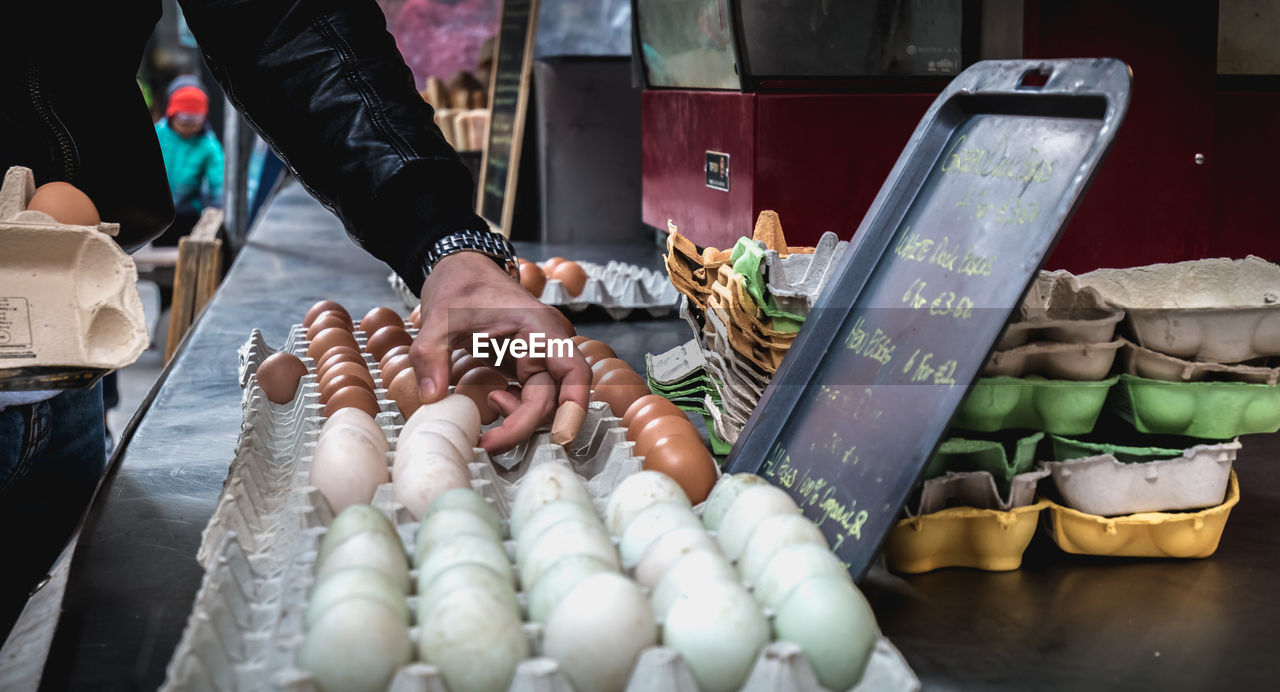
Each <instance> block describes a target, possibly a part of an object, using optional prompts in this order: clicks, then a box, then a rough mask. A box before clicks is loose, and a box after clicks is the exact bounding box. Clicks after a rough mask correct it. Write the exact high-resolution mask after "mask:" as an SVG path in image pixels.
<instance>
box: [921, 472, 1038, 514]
mask: <svg viewBox="0 0 1280 692" xmlns="http://www.w3.org/2000/svg"><path fill="white" fill-rule="evenodd" d="M1048 475H1049V469H1045V468H1040V469H1035V470H1033V471H1027V472H1025V473H1019V474H1018V475H1016V476H1014V477H1013V479H1012V480H1011V481H1009V493H1008V495H1007V496H1005V495H1001V494H1000V490H999V489H998V488H997V487H996V479H995V477H994V476H992V475H991V472H990V471H948V472H946V473H944V474H942V475H941V476H938V477H936V478H930V479H929V480H927V481H925V482H924V483H923V484H922V486H921V489H920V498H919V502H917V503H908V504H907V506H906V507H904V508H903V509H904V510H905V513H906V515H907V516H908V517H915V516H920V515H923V514H933V513H934V512H940V511H942V510H944V509H947V508H948V507H975V508H977V509H995V510H999V511H1001V512H1008V511H1009V510H1011V509H1015V508H1017V507H1026V506H1027V505H1029V504H1031V503H1033V502H1035V500H1036V486H1037V485H1038V484H1039V482H1040V479H1041V478H1044V477H1045V476H1048ZM913 505H914V507H915V508H916V509H915V512H912V510H911V508H912V506H913Z"/></svg>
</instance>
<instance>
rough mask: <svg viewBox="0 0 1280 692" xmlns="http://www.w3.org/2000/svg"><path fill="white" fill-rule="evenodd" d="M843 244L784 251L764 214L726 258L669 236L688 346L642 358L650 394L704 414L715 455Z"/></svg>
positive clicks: (731, 437) (740, 422) (733, 433)
mask: <svg viewBox="0 0 1280 692" xmlns="http://www.w3.org/2000/svg"><path fill="white" fill-rule="evenodd" d="M847 246H848V243H846V242H844V241H839V240H838V239H837V238H836V236H835V234H833V233H827V234H824V235H823V237H822V239H821V240H820V241H819V243H818V245H817V247H812V248H809V247H789V246H788V245H787V244H786V238H785V237H784V235H783V233H782V225H781V223H780V222H779V220H778V215H777V214H776V213H774V212H772V211H764V212H761V213H760V217H759V219H758V220H757V222H756V227H755V231H754V233H753V236H752V237H751V238H742V239H740V240H739V241H738V243H737V245H735V246H734V248H733V250H731V251H730V250H717V249H714V248H706V249H703V250H701V251H699V250H698V248H697V247H696V246H695V245H694V244H693V243H692V242H691V241H690V240H689V239H688V238H685V237H684V236H682V235H680V234H679V233H678V232H674V231H673V232H672V233H671V234H670V236H668V238H667V250H668V252H667V255H666V257H665V259H666V266H667V273H668V275H669V276H670V279H671V283H672V284H673V285H674V286H675V288H676V290H677V291H679V292H680V293H681V294H683V296H684V298H683V300H682V303H681V315H682V316H683V317H685V319H687V320H688V321H689V323H690V326H691V327H692V328H693V332H694V340H693V341H692V342H690V344H686V345H684V346H682V347H679V348H677V349H673V350H672V351H669V352H667V353H665V354H661V355H657V356H650V358H649V366H650V367H649V386H650V388H651V389H653V390H654V391H655V392H657V393H659V394H662V395H663V396H666V397H667V398H669V399H671V400H672V401H674V402H676V403H677V404H678V405H680V406H681V407H682V408H685V409H687V410H691V411H696V412H699V413H702V414H703V415H704V416H706V417H707V418H708V419H709V420H708V426H707V427H708V429H709V430H711V432H712V433H713V434H712V445H713V447H715V450H716V452H717V453H721V454H723V453H727V452H728V450H729V448H730V447H731V446H732V445H733V443H734V442H736V441H737V438H738V434H739V433H740V432H741V431H742V428H743V426H744V425H746V421H747V418H749V417H750V416H751V412H752V410H753V409H754V408H755V405H756V402H757V401H759V398H760V395H761V393H762V392H763V391H764V387H765V386H766V385H767V384H768V383H769V380H770V378H771V377H772V376H773V374H774V373H775V372H777V369H778V366H779V365H780V364H781V363H782V359H783V357H784V356H785V355H786V353H787V350H788V349H790V347H791V343H792V342H793V341H794V340H795V336H796V334H797V333H799V330H800V327H801V325H802V324H803V323H804V320H805V318H806V317H807V316H808V314H809V310H810V309H811V308H812V307H813V303H814V301H815V300H816V299H817V296H818V294H819V293H820V291H821V290H822V287H823V286H824V285H825V283H826V280H827V278H828V277H829V275H830V271H829V270H830V269H831V267H832V266H833V265H834V264H835V263H836V262H837V261H838V260H839V259H840V257H841V255H842V254H843V253H844V250H845V248H846V247H847Z"/></svg>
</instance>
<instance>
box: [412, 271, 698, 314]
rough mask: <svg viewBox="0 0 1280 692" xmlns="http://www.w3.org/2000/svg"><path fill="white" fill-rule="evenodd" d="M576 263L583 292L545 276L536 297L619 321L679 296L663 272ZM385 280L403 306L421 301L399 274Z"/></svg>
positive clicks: (660, 308)
mask: <svg viewBox="0 0 1280 692" xmlns="http://www.w3.org/2000/svg"><path fill="white" fill-rule="evenodd" d="M575 261H577V260H575ZM578 264H579V265H581V266H582V268H583V269H584V270H586V272H587V283H586V284H585V285H584V286H583V287H582V293H580V294H578V295H576V296H573V295H569V292H568V291H567V290H565V288H564V284H562V283H560V282H559V281H556V280H553V279H548V280H547V284H546V286H544V287H543V288H542V295H540V296H538V300H541V301H542V302H543V303H546V304H547V305H554V306H556V307H560V308H565V309H568V310H571V311H574V312H577V311H580V310H585V309H587V308H588V307H593V306H595V307H600V308H603V309H604V311H605V312H606V313H608V315H609V316H610V317H612V318H613V319H615V320H621V319H626V317H627V316H628V315H630V314H631V313H632V312H633V311H635V310H642V311H644V312H647V313H648V314H650V315H652V316H654V317H661V316H663V315H667V314H670V312H671V309H672V308H674V307H675V305H676V299H677V298H678V297H679V295H680V294H679V293H677V292H676V289H675V287H674V286H672V285H671V282H670V281H668V280H667V276H666V274H665V273H662V272H658V271H654V270H652V269H645V268H644V267H640V266H637V265H634V264H628V263H626V262H616V261H611V262H609V263H608V264H604V265H600V264H595V263H593V262H581V261H578ZM387 280H388V282H390V284H391V287H392V289H394V290H395V292H396V294H397V295H399V296H400V300H402V301H404V304H405V305H406V306H408V307H414V306H416V305H418V304H419V303H420V302H421V300H420V299H419V297H418V296H416V295H414V294H413V291H410V290H409V287H408V286H407V285H405V283H404V280H403V279H401V278H400V277H399V275H397V274H394V273H393V274H391V275H390V276H389V277H388V279H387Z"/></svg>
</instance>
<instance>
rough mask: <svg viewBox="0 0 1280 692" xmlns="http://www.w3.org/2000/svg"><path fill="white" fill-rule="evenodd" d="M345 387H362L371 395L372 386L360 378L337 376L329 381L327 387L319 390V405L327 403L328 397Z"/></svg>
mask: <svg viewBox="0 0 1280 692" xmlns="http://www.w3.org/2000/svg"><path fill="white" fill-rule="evenodd" d="M347 387H363V388H365V389H367V390H369V393H370V394H372V393H373V385H371V384H369V383H368V382H365V381H364V380H363V379H361V378H360V377H357V376H355V375H338V376H336V377H334V378H333V379H331V380H329V386H328V387H321V388H320V403H321V404H327V403H329V398H330V397H332V396H333V395H334V394H336V393H337V392H340V391H342V390H343V389H346V388H347Z"/></svg>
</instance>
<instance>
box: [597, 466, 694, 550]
mask: <svg viewBox="0 0 1280 692" xmlns="http://www.w3.org/2000/svg"><path fill="white" fill-rule="evenodd" d="M659 502H675V503H678V504H683V505H684V506H685V507H691V506H692V505H691V504H690V503H689V497H688V496H687V495H685V494H684V490H681V489H680V485H679V484H677V483H676V482H675V481H673V480H671V477H670V476H667V475H666V474H662V473H658V472H657V471H640V472H639V473H633V474H631V475H630V476H627V477H626V478H624V479H623V480H622V482H621V483H619V484H618V487H616V488H614V489H613V494H611V495H610V496H609V504H608V505H607V506H606V507H605V511H604V523H605V526H606V527H608V528H609V533H611V534H613V535H615V536H621V535H622V533H623V532H624V531H626V529H627V524H630V523H631V520H632V519H633V518H635V516H636V515H637V514H639V513H640V512H642V511H644V508H646V507H648V506H649V505H652V504H656V503H659Z"/></svg>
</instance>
